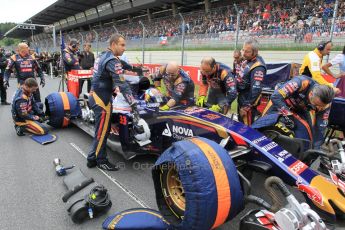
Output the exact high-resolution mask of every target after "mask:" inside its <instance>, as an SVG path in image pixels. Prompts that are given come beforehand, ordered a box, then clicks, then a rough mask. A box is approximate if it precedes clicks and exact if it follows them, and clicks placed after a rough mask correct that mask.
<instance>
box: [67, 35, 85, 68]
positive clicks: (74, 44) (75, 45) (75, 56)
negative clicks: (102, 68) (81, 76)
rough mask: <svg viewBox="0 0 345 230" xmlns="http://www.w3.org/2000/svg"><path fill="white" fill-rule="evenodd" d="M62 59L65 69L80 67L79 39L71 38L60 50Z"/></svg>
mask: <svg viewBox="0 0 345 230" xmlns="http://www.w3.org/2000/svg"><path fill="white" fill-rule="evenodd" d="M62 59H63V64H64V67H65V71H66V72H69V71H71V70H78V69H81V67H80V65H79V41H78V40H77V39H75V38H72V39H71V40H70V41H69V43H68V46H67V47H66V48H65V49H64V50H63V51H62Z"/></svg>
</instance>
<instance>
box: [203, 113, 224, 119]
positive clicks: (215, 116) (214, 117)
mask: <svg viewBox="0 0 345 230" xmlns="http://www.w3.org/2000/svg"><path fill="white" fill-rule="evenodd" d="M202 117H203V118H207V119H210V120H212V121H213V120H216V119H218V118H220V116H219V115H217V114H206V115H202Z"/></svg>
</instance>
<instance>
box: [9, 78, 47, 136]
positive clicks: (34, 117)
mask: <svg viewBox="0 0 345 230" xmlns="http://www.w3.org/2000/svg"><path fill="white" fill-rule="evenodd" d="M37 89H38V84H37V81H36V80H35V79H34V78H28V79H26V80H25V81H24V83H23V85H22V86H21V87H20V88H19V89H18V90H17V91H16V93H15V95H14V97H13V101H12V117H13V121H14V124H15V126H14V127H15V129H16V132H17V135H18V136H24V135H25V134H24V132H28V133H32V134H35V135H45V134H47V133H48V129H47V128H46V127H44V126H43V125H42V124H40V122H43V121H44V113H43V111H42V110H41V109H40V108H39V107H38V104H37V103H36V101H35V99H34V97H33V93H34V92H35V91H36V90H37Z"/></svg>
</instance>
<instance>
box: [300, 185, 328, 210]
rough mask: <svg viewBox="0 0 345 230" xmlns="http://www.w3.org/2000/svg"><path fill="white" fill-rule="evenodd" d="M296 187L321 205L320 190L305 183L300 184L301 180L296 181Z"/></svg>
mask: <svg viewBox="0 0 345 230" xmlns="http://www.w3.org/2000/svg"><path fill="white" fill-rule="evenodd" d="M296 184H297V188H298V190H300V191H301V192H304V193H306V194H307V197H308V198H309V199H310V200H312V201H314V202H316V203H318V204H319V205H321V206H323V196H322V194H321V192H320V191H319V190H317V189H316V188H314V187H311V186H309V185H306V184H302V183H301V182H299V181H297V183H296Z"/></svg>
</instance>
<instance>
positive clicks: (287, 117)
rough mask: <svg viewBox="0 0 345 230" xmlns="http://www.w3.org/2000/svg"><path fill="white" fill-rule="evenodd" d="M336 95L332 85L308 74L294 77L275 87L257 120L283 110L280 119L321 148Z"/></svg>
mask: <svg viewBox="0 0 345 230" xmlns="http://www.w3.org/2000/svg"><path fill="white" fill-rule="evenodd" d="M334 96H335V92H334V90H333V87H331V86H328V85H320V84H319V83H317V82H316V81H314V80H313V79H312V78H310V77H308V76H304V75H301V76H296V77H293V78H292V79H291V80H290V81H288V82H286V83H285V84H284V85H282V86H281V87H280V88H278V89H276V90H275V91H274V93H273V94H272V96H271V99H270V101H269V102H268V104H267V106H266V108H265V110H264V111H263V117H261V118H260V119H259V120H258V121H257V122H265V119H264V118H265V116H266V115H269V114H280V115H281V118H280V119H279V121H280V122H281V123H283V124H285V126H286V127H287V128H289V129H290V130H292V131H294V133H295V137H297V138H302V139H308V140H310V141H311V142H312V143H313V147H314V148H316V149H318V148H320V146H321V145H322V143H323V134H324V131H325V128H326V127H327V123H328V114H329V110H330V104H331V102H332V100H333V98H334ZM255 125H256V124H254V126H255Z"/></svg>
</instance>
